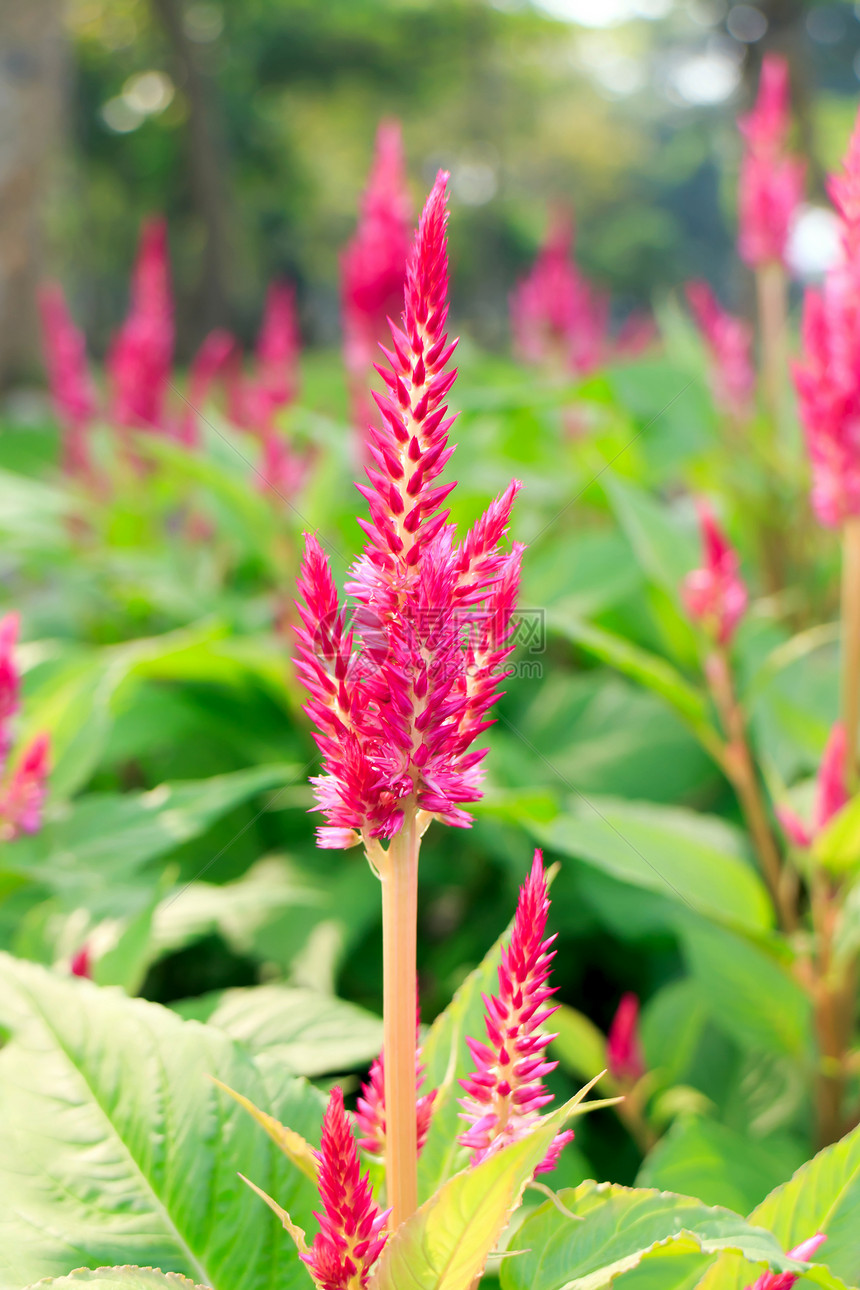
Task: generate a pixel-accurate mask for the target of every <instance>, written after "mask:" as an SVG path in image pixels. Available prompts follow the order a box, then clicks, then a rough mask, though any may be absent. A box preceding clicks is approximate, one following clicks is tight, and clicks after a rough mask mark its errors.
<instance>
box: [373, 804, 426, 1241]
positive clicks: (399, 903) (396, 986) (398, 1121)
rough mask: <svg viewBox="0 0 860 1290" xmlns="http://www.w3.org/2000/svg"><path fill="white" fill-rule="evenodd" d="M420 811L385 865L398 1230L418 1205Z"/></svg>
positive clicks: (388, 1083)
mask: <svg viewBox="0 0 860 1290" xmlns="http://www.w3.org/2000/svg"><path fill="white" fill-rule="evenodd" d="M419 845H420V840H419V834H418V828H417V824H416V819H415V815H414V813H413V814H411V815H409V816H407V818H406V820H405V821H404V825H403V828H402V829H401V831H400V832H399V833H398V834H396V836H395V837H394V838H393V839H392V841H391V844H390V846H389V848H388V851H387V852H386V855H385V863H384V865H383V866H382V868H381V873H380V876H381V879H382V962H383V974H384V981H383V1041H384V1046H385V1048H384V1051H385V1163H386V1185H387V1189H388V1203H389V1205H390V1206H391V1225H392V1230H394V1229H396V1228H397V1227H399V1225H400V1224H401V1223H402V1222H404V1221H405V1220H406V1219H407V1218H409V1216H410V1215H411V1214H413V1213H414V1212H415V1210H416V1209H417V1208H418V1131H417V1122H416V1105H415V1104H416V1091H415V1000H416V998H417V979H416V970H415V950H416V943H417V930H416V927H417V921H418V848H419Z"/></svg>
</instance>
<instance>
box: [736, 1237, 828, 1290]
mask: <svg viewBox="0 0 860 1290" xmlns="http://www.w3.org/2000/svg"><path fill="white" fill-rule="evenodd" d="M826 1240H827V1237H826V1236H825V1235H824V1233H823V1232H818V1233H817V1234H816V1235H815V1236H811V1237H810V1238H809V1240H808V1241H803V1242H801V1244H800V1245H796V1246H795V1247H794V1249H793V1250H789V1251H788V1256H789V1258H791V1259H797V1260H798V1262H800V1263H811V1262H812V1260H813V1259H814V1257H815V1255H816V1253H817V1251H818V1249H819V1247H820V1246H821V1245H823V1244H824V1242H825V1241H826ZM799 1276H800V1273H799V1272H762V1274H761V1276H760V1277H759V1278H758V1280H757V1281H756V1282H755V1284H754V1285H752V1286H750V1290H791V1287H792V1286H793V1285H794V1284H795V1282H796V1281H797V1279H798V1277H799Z"/></svg>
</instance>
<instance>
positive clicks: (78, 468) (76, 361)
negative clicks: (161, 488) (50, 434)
mask: <svg viewBox="0 0 860 1290" xmlns="http://www.w3.org/2000/svg"><path fill="white" fill-rule="evenodd" d="M39 314H40V317H41V321H42V343H43V347H44V351H45V366H46V367H47V369H48V383H49V385H50V388H51V397H52V400H53V403H54V411H55V412H56V414H57V420H58V421H59V423H60V427H61V429H62V431H63V467H64V469H65V470H66V471H67V472H68V474H70V475H87V474H88V473H89V471H90V454H89V444H88V442H87V432H88V430H89V428H90V426H91V425H92V423H93V421H94V419H95V416H96V393H95V388H94V386H93V382H92V378H91V376H90V372H89V367H88V364H87V349H86V341H85V340H84V337H83V333H82V332H80V331H79V330H78V328H77V327H76V326H75V324H74V323H73V322H72V317H71V314H70V313H69V308H68V305H67V304H66V298H65V296H64V295H63V288H62V287H61V286H60V284H59V283H58V282H49V283H46V284H45V285H44V286H42V287H41V288H40V289H39Z"/></svg>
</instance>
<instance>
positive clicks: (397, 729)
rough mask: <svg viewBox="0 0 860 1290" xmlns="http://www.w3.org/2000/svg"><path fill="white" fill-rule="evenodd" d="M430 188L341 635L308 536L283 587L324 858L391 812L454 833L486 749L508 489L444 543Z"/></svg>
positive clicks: (383, 823) (510, 558) (444, 442)
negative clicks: (314, 753) (293, 633)
mask: <svg viewBox="0 0 860 1290" xmlns="http://www.w3.org/2000/svg"><path fill="white" fill-rule="evenodd" d="M446 184H447V175H446V174H444V173H440V174H439V176H438V178H437V180H436V183H435V185H434V187H433V191H432V192H431V194H430V196H429V198H428V200H427V204H426V206H425V208H424V212H423V214H422V216H421V221H420V224H419V227H418V232H417V235H416V238H415V243H414V246H413V248H412V251H411V253H410V258H409V265H408V270H407V276H406V287H405V293H404V296H405V300H404V311H403V326H402V329H401V328H399V327H395V326H394V325H393V324H392V327H391V331H392V349H390V350H388V349H386V350H384V351H383V352H384V354H385V357H386V359H387V364H388V365H387V366H380V367H379V368H378V371H379V373H380V375H381V376H382V378H383V380H384V382H385V384H386V387H387V390H386V393H385V394H381V395H380V394H374V398H375V400H376V403H377V405H378V407H379V409H380V412H381V414H382V424H381V425H380V426H379V427H377V428H371V431H370V437H369V441H368V453H369V456H370V459H371V461H372V463H373V464H372V465H369V466H368V467H367V468H366V473H367V476H368V479H369V481H370V482H369V485H367V486H365V485H359V491H360V492H361V493H362V495H363V496H364V497H365V498H366V499H367V502H368V504H369V507H370V519H369V520H361V519H360V520H359V524H360V525H361V527H362V528H363V529H364V531H365V533H366V535H367V542H366V544H365V547H364V551H363V553H362V554H361V555H360V557H359V558H358V560H357V561H356V563H355V564H354V566H353V568H352V571H351V576H350V579H349V581H348V582H347V591H348V592H349V593H351V595H352V596H353V598H354V601H355V604H356V611H355V617H354V629H353V628H352V627H348V625H347V620H346V615H345V613H344V611H343V610H342V609H341V606H340V603H339V599H338V593H337V589H336V587H335V584H334V580H333V578H332V575H331V571H330V569H329V566H328V562H327V560H326V557H325V555H324V554H323V551H322V548H321V547H320V544H319V542H318V541H317V540H316V538H315V537H313V536H312V535H308V537H307V541H306V548H305V557H304V562H303V565H302V570H301V575H300V578H299V584H298V585H299V593H300V596H301V599H300V601H299V602H298V604H297V608H298V612H299V616H300V619H301V624H300V626H299V628H298V629H297V638H298V656H297V671H298V674H299V676H300V677H301V679H302V681H303V682H304V684H305V686H306V688H307V689H308V691H309V693H310V700H309V702H308V704H307V705H306V709H305V710H306V712H307V713H308V715H309V716H310V718H311V720H312V721H313V723H314V724H315V726H316V727H317V733H316V735H315V738H316V740H317V743H318V745H319V748H320V751H321V753H322V760H323V772H324V773H323V774H322V775H320V776H318V777H317V778H316V779H314V781H313V783H314V787H315V791H316V798H317V803H318V806H319V809H320V810H322V811H323V812H324V814H325V816H326V818H327V825H326V826H325V827H323V828H321V829H320V830H319V832H318V838H319V844H320V845H321V846H326V847H346V846H352V845H355V844H356V843H357V842H358V841H359V840H360V835H361V834H364V835H365V836H367V837H386V838H390V837H392V836H393V835H394V834H395V833H397V832H398V831H399V829H400V828H401V825H402V824H403V821H404V818H405V813H406V811H407V810H410V811H413V810H415V809H417V810H420V811H424V812H427V813H429V814H430V815H433V816H436V817H438V818H439V819H441V820H442V821H443V822H445V823H447V824H453V825H457V826H460V827H466V826H468V825H469V824H470V823H471V817H470V816H469V815H468V814H467V813H466V812H465V811H464V810H463V809H462V804H463V803H466V802H473V801H475V800H476V799H477V798H478V797H480V795H481V793H480V768H479V763H480V761H481V760H482V758H483V757H484V754H485V751H486V750H485V749H473V748H472V744H473V742H474V740H475V739H476V738H477V736H478V735H479V734H480V733H481V732H482V731H483V730H484V729H486V727H487V726H488V725H489V724H490V722H489V720H488V717H487V714H488V711H489V709H490V707H491V706H492V704H493V703H494V701H495V700H496V698H497V697H498V693H499V691H498V684H499V681H500V680H501V679H502V678H503V677H504V676H506V675H507V674H508V673H507V672H505V671H504V664H505V661H506V659H507V658H508V656H509V654H510V653H511V648H512V646H511V643H510V637H511V634H512V614H513V609H514V604H515V597H516V590H517V584H518V579H519V563H520V554H521V549H522V548H521V547H520V546H518V545H516V544H515V545H514V546H513V548H512V549H511V550H510V551H505V550H503V549H502V548H501V547H500V545H499V544H500V541H501V539H502V537H503V535H504V533H505V531H506V528H507V524H508V519H509V516H510V510H511V505H512V503H513V500H514V496H515V495H516V492H517V490H518V488H519V484H518V483H517V482H516V481H514V482H513V483H512V484H511V485H510V486H509V487H508V489H507V490H506V491H505V492H504V494H502V496H501V497H499V498H497V499H496V500H495V501H494V502H493V503H491V505H490V507H489V508H488V510H487V512H486V513H485V514H484V516H482V518H481V519H480V520H479V521H478V522H477V524H476V525H475V527H474V528H473V529H472V530H471V531H470V532H469V533H468V534H467V535H466V536H465V538H464V540H463V541H462V542H461V543H457V542H455V540H454V526H453V525H452V524H450V523H448V515H449V512H448V510H446V509H443V504H444V501H445V499H446V497H447V496H448V493H449V492H450V491H451V489H452V488H453V487H454V484H440V483H438V482H437V481H438V478H439V475H440V474H441V472H442V470H443V469H444V467H445V465H446V464H447V462H448V459H449V458H450V456H451V454H452V452H453V447H452V446H449V444H448V431H449V429H450V427H451V425H452V423H453V420H454V418H453V417H449V416H448V408H447V406H446V404H445V403H444V399H445V396H446V395H447V393H448V391H449V390H450V388H451V386H452V384H453V382H454V379H455V377H456V371H453V370H450V371H449V370H447V364H448V361H449V359H450V357H451V355H452V353H453V351H454V346H455V344H456V342H449V340H448V336H447V334H446V332H445V324H446V319H447V315H448V306H447V302H446V294H447V285H448V272H447V237H446V222H447V212H446V206H445V197H446Z"/></svg>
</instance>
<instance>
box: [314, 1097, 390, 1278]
mask: <svg viewBox="0 0 860 1290" xmlns="http://www.w3.org/2000/svg"><path fill="white" fill-rule="evenodd" d="M316 1156H317V1160H318V1161H319V1179H318V1183H319V1191H320V1199H321V1200H322V1203H323V1212H322V1213H321V1214H315V1216H314V1217H315V1218H317V1219H318V1220H319V1224H320V1230H319V1232H318V1233H317V1235H316V1236H315V1237H314V1242H313V1245H312V1246H311V1248H310V1250H309V1251H308V1253H307V1254H303V1255H302V1256H301V1257H302V1259H303V1260H304V1262H305V1263H307V1265H308V1267H309V1268H310V1270H311V1272H312V1274H313V1277H314V1280H315V1281H316V1282H317V1284H318V1285H319V1286H320V1287H321V1288H322V1290H362V1287H364V1286H365V1285H367V1280H368V1277H369V1276H370V1271H371V1268H372V1267H373V1265H374V1263H375V1262H376V1260H377V1259H378V1258H379V1256H380V1254H381V1253H382V1248H383V1246H384V1245H385V1241H386V1232H385V1222H386V1219H387V1218H388V1211H387V1210H386V1211H384V1212H383V1211H380V1209H379V1207H378V1206H377V1204H376V1202H375V1201H374V1199H373V1191H372V1189H371V1186H370V1179H369V1177H368V1176H367V1174H364V1175H362V1173H361V1167H360V1164H359V1160H358V1151H357V1149H356V1143H355V1138H354V1137H353V1134H352V1128H351V1127H350V1123H349V1117H348V1116H347V1113H346V1111H345V1110H344V1106H343V1093H342V1092H341V1090H340V1089H339V1088H333V1089H332V1091H331V1094H330V1095H329V1101H328V1106H327V1108H326V1113H325V1117H324V1119H323V1127H322V1143H321V1145H320V1149H319V1151H318V1152H317V1153H316Z"/></svg>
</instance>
